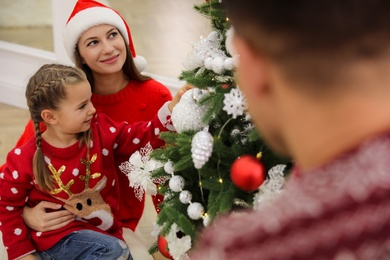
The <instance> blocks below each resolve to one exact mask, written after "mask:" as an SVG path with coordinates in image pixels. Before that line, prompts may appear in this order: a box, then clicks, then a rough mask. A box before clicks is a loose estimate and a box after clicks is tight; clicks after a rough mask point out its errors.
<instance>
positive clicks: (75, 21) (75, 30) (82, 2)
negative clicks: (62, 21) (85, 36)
mask: <svg viewBox="0 0 390 260" xmlns="http://www.w3.org/2000/svg"><path fill="white" fill-rule="evenodd" d="M101 24H110V25H113V26H115V27H116V28H117V29H118V30H119V31H120V33H121V34H122V35H123V38H124V39H125V41H126V43H127V44H128V45H129V48H130V52H131V54H132V56H133V60H134V64H135V66H136V67H137V69H138V70H139V71H143V70H144V69H145V68H146V65H147V62H146V59H145V58H144V57H142V56H140V55H137V54H136V52H135V48H134V44H133V40H132V37H131V33H130V28H129V26H128V25H127V23H126V21H125V20H124V19H123V18H122V16H121V15H120V14H119V13H118V12H117V11H115V10H114V9H111V8H110V7H108V6H105V5H103V4H101V3H99V2H96V1H93V0H79V1H77V3H76V5H75V7H74V9H73V11H72V13H71V14H70V16H69V18H68V21H67V23H66V26H65V29H64V45H65V49H66V52H67V53H68V56H69V58H70V60H71V61H72V62H73V63H75V48H76V45H77V42H78V41H79V39H80V36H81V34H82V33H83V32H85V31H86V30H88V29H89V28H91V27H93V26H96V25H101Z"/></svg>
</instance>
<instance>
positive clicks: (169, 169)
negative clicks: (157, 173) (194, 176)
mask: <svg viewBox="0 0 390 260" xmlns="http://www.w3.org/2000/svg"><path fill="white" fill-rule="evenodd" d="M164 171H165V172H166V173H168V174H173V173H174V171H175V169H174V167H173V162H171V161H167V162H166V163H165V164H164Z"/></svg>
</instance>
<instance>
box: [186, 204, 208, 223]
mask: <svg viewBox="0 0 390 260" xmlns="http://www.w3.org/2000/svg"><path fill="white" fill-rule="evenodd" d="M187 214H188V216H189V217H190V218H191V219H193V220H197V219H200V218H201V217H202V215H203V214H204V208H203V206H202V204H200V203H198V202H193V203H191V204H190V205H189V206H188V208H187Z"/></svg>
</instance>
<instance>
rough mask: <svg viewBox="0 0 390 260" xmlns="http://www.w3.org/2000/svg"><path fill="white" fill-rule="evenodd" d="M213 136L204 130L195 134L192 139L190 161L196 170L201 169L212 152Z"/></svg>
mask: <svg viewBox="0 0 390 260" xmlns="http://www.w3.org/2000/svg"><path fill="white" fill-rule="evenodd" d="M213 143H214V138H213V136H212V135H211V134H210V133H209V132H208V131H207V130H206V129H205V130H202V131H199V132H197V133H196V134H195V135H194V137H193V138H192V143H191V153H192V161H193V162H194V166H195V168H196V169H201V168H202V167H203V165H205V163H206V162H207V161H208V160H209V158H210V156H211V153H212V152H213Z"/></svg>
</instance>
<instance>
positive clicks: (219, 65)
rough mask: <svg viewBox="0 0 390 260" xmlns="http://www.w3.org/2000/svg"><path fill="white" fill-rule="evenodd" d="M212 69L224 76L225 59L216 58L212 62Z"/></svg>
mask: <svg viewBox="0 0 390 260" xmlns="http://www.w3.org/2000/svg"><path fill="white" fill-rule="evenodd" d="M211 69H212V70H213V71H214V72H215V73H217V74H222V73H223V72H224V70H225V69H224V59H223V58H222V57H219V56H218V57H215V58H214V59H213V62H212V66H211Z"/></svg>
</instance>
